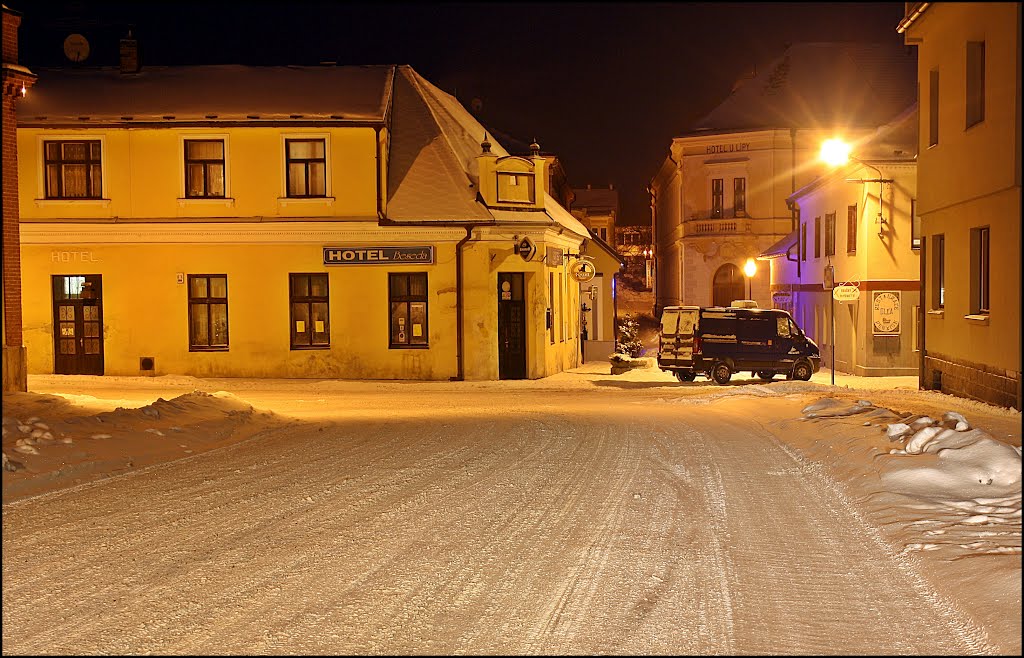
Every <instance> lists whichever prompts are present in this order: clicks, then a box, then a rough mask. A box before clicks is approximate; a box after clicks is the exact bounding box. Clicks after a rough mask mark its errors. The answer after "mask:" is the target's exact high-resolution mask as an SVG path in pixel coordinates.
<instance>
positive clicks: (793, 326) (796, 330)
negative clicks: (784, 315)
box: [789, 320, 802, 336]
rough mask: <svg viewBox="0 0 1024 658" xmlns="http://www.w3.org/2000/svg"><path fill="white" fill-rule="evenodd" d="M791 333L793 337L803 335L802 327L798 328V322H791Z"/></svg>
mask: <svg viewBox="0 0 1024 658" xmlns="http://www.w3.org/2000/svg"><path fill="white" fill-rule="evenodd" d="M789 333H790V334H791V335H793V336H800V335H801V333H802V332H801V331H800V327H798V326H796V322H793V320H790V321H789Z"/></svg>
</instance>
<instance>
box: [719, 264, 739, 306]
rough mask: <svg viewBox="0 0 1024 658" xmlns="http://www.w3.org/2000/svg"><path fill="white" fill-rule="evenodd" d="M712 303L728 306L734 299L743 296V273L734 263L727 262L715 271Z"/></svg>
mask: <svg viewBox="0 0 1024 658" xmlns="http://www.w3.org/2000/svg"><path fill="white" fill-rule="evenodd" d="M713 291H714V292H713V295H714V296H713V297H712V303H713V304H714V305H715V306H728V305H729V304H730V303H731V302H732V301H733V300H734V299H744V297H743V273H742V272H740V268H739V267H737V266H735V265H733V264H732V263H726V264H725V265H723V266H721V267H719V268H718V270H717V271H716V272H715V281H714V286H713Z"/></svg>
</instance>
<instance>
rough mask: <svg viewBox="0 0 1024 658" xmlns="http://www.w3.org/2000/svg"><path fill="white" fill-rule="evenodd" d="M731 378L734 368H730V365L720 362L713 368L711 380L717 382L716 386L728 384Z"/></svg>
mask: <svg viewBox="0 0 1024 658" xmlns="http://www.w3.org/2000/svg"><path fill="white" fill-rule="evenodd" d="M731 378H732V368H730V367H729V364H728V363H725V362H724V361H718V362H716V363H715V365H713V366H712V367H711V379H713V380H715V383H716V384H722V385H725V384H728V383H729V380H730V379H731Z"/></svg>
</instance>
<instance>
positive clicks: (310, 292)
mask: <svg viewBox="0 0 1024 658" xmlns="http://www.w3.org/2000/svg"><path fill="white" fill-rule="evenodd" d="M327 285H328V284H327V275H326V274H289V275H288V301H289V303H290V312H291V329H290V334H291V347H292V349H293V350H301V349H311V348H324V347H330V345H331V323H330V301H329V299H328V294H327Z"/></svg>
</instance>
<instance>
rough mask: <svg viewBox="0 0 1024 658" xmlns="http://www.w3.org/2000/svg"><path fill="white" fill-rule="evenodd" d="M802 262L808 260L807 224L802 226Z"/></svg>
mask: <svg viewBox="0 0 1024 658" xmlns="http://www.w3.org/2000/svg"><path fill="white" fill-rule="evenodd" d="M800 260H807V222H804V223H803V224H801V225H800Z"/></svg>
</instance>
